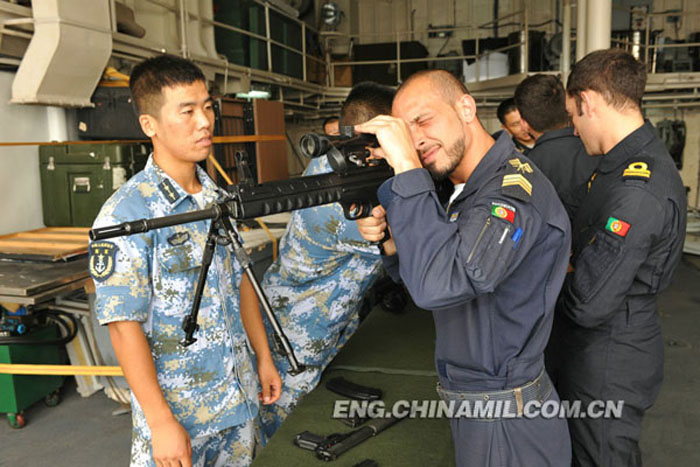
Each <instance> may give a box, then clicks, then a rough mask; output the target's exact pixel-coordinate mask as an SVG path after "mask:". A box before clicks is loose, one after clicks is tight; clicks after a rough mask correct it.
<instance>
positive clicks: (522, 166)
mask: <svg viewBox="0 0 700 467" xmlns="http://www.w3.org/2000/svg"><path fill="white" fill-rule="evenodd" d="M508 163H509V164H510V165H512V166H513V168H514V169H515V170H516V171H517V172H520V173H526V174H531V173H532V167H530V164H529V163H528V162H525V163H523V161H521V160H520V159H517V158H515V159H510V160H509V161H508Z"/></svg>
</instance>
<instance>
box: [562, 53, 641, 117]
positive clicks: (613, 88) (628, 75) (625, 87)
mask: <svg viewBox="0 0 700 467" xmlns="http://www.w3.org/2000/svg"><path fill="white" fill-rule="evenodd" d="M646 83H647V72H646V65H645V64H644V63H642V62H640V61H639V60H637V59H635V58H634V57H633V56H632V55H631V54H630V53H628V52H625V51H624V50H622V49H605V50H596V51H595V52H591V53H589V54H588V55H586V56H585V57H583V58H582V59H581V60H579V61H578V62H576V64H575V65H574V66H573V67H572V68H571V74H570V75H569V81H568V82H567V83H566V93H567V94H568V95H569V97H571V98H573V99H575V101H576V107H577V109H578V111H579V113H580V112H581V91H586V90H589V89H590V90H593V91H596V92H597V93H599V94H600V95H601V96H602V97H603V99H604V100H605V102H606V103H607V104H608V105H611V106H612V107H614V108H616V109H618V110H622V109H625V108H627V107H630V106H632V107H636V108H637V109H638V110H640V111H641V109H642V96H643V95H644V88H645V86H646Z"/></svg>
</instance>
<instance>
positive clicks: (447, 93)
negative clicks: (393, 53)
mask: <svg viewBox="0 0 700 467" xmlns="http://www.w3.org/2000/svg"><path fill="white" fill-rule="evenodd" d="M418 83H427V84H428V85H429V87H430V89H431V90H433V91H435V92H436V93H437V94H438V95H440V97H442V99H443V100H444V101H445V102H446V103H448V104H450V105H453V104H454V103H455V102H457V100H458V99H459V98H460V97H462V96H463V95H464V94H469V91H468V90H467V87H466V86H465V85H464V84H462V82H461V81H459V80H458V79H457V78H455V76H454V75H453V74H452V73H450V72H449V71H445V70H424V71H419V72H418V73H414V74H412V75H411V76H409V77H408V79H407V80H406V81H404V82H403V83H402V84H401V86H399V89H398V91H396V98H397V99H398V98H399V96H400V95H401V92H402V91H405V90H406V89H409V88H410V87H412V86H413V85H415V84H418Z"/></svg>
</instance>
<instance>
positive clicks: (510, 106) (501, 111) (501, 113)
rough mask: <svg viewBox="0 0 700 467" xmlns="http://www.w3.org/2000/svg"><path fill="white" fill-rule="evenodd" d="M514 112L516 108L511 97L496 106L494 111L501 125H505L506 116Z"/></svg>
mask: <svg viewBox="0 0 700 467" xmlns="http://www.w3.org/2000/svg"><path fill="white" fill-rule="evenodd" d="M514 110H518V107H517V106H516V105H515V99H513V98H512V97H509V98H508V99H506V100H504V101H503V102H501V103H500V104H498V109H496V115H497V116H498V120H499V121H500V122H501V125H505V124H506V115H508V114H509V113H511V112H512V111H514Z"/></svg>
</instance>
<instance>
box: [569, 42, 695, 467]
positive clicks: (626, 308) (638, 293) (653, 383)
mask: <svg viewBox="0 0 700 467" xmlns="http://www.w3.org/2000/svg"><path fill="white" fill-rule="evenodd" d="M645 83H646V72H645V65H644V64H643V63H639V62H638V61H636V60H635V59H634V58H633V57H632V56H631V55H629V54H628V53H626V52H624V51H622V50H619V49H610V50H602V51H597V52H593V53H591V54H589V55H588V56H586V57H584V58H583V59H582V60H581V61H580V62H578V63H577V64H576V65H575V67H574V68H573V70H572V73H571V76H570V77H569V81H568V86H567V100H566V107H567V111H568V112H569V114H570V115H571V116H572V118H573V123H574V126H575V127H576V131H577V132H578V133H579V134H580V136H581V139H582V140H583V143H584V144H585V146H586V149H587V150H588V152H589V153H591V154H603V156H602V160H601V163H600V165H599V166H598V169H597V170H596V171H595V172H594V173H593V175H592V176H591V178H590V180H589V182H588V186H587V191H588V194H587V196H586V198H585V199H584V201H583V204H582V206H581V208H580V209H579V211H578V213H577V215H576V218H575V220H574V223H573V256H572V266H573V269H574V272H573V273H571V274H569V275H568V277H567V279H566V282H565V285H564V289H563V291H562V300H561V306H560V309H558V310H557V313H558V314H559V313H561V316H563V320H562V321H563V323H564V325H565V326H564V328H563V329H562V331H563V334H562V335H563V336H565V337H564V342H563V344H562V345H561V346H560V349H561V351H562V358H563V361H562V367H561V369H560V373H559V382H558V389H559V390H560V395H561V397H562V399H569V400H572V401H573V400H580V401H582V403H583V404H582V405H583V406H584V407H585V406H587V405H588V404H590V403H591V402H592V401H595V400H603V401H607V400H610V401H623V402H624V406H623V410H622V414H621V417H617V418H615V417H611V418H590V417H587V418H571V419H570V420H569V428H570V430H571V436H572V446H573V454H574V465H585V466H588V465H591V466H594V465H595V466H636V465H641V463H642V462H641V454H640V450H639V434H640V430H641V424H642V418H643V415H644V412H645V411H646V410H647V409H649V408H650V407H651V405H652V404H653V402H654V400H655V399H656V397H657V395H658V393H659V389H660V386H661V381H662V378H663V361H664V342H663V338H662V335H661V328H660V325H659V316H658V314H657V305H656V297H657V294H658V293H659V292H661V291H662V290H664V289H665V288H666V287H667V286H668V285H669V283H670V282H671V277H672V275H673V271H674V270H675V268H676V266H677V265H678V262H679V260H680V257H681V253H682V247H683V239H684V236H685V223H686V199H685V192H684V189H683V185H682V183H681V179H680V177H679V175H678V172H677V170H676V167H675V165H674V163H673V160H672V159H671V157H670V156H669V154H668V152H667V151H666V148H665V147H664V145H663V143H662V142H661V141H660V140H659V139H658V137H657V136H656V134H655V132H654V128H653V127H652V125H651V124H650V123H649V122H648V121H647V122H645V121H644V119H643V117H642V114H641V99H642V95H643V93H644V86H645Z"/></svg>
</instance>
